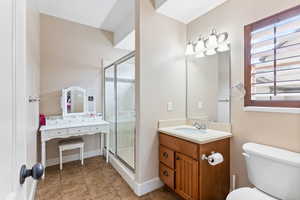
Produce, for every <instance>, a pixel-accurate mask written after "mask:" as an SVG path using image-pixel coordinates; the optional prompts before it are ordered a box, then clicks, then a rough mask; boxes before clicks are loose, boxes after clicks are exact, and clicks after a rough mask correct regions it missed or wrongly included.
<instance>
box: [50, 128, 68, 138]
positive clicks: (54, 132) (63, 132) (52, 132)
mask: <svg viewBox="0 0 300 200" xmlns="http://www.w3.org/2000/svg"><path fill="white" fill-rule="evenodd" d="M46 134H47V135H48V136H53V137H54V136H59V135H67V134H68V129H55V130H48V131H47V132H46Z"/></svg>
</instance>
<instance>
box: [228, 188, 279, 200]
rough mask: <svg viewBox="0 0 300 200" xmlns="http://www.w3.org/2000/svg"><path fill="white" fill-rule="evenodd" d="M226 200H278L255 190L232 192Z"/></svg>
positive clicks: (244, 189) (242, 189) (245, 189)
mask: <svg viewBox="0 0 300 200" xmlns="http://www.w3.org/2000/svg"><path fill="white" fill-rule="evenodd" d="M226 200H276V199H274V198H273V197H271V196H269V195H267V194H265V193H263V192H261V191H259V190H257V189H255V188H254V189H253V188H247V187H245V188H240V189H237V190H234V191H232V192H231V193H230V194H229V195H228V196H227V198H226Z"/></svg>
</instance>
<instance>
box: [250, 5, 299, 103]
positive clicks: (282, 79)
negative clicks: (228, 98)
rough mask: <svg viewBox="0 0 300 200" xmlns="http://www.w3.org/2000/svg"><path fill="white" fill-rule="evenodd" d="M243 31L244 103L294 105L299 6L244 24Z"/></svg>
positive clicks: (297, 100)
mask: <svg viewBox="0 0 300 200" xmlns="http://www.w3.org/2000/svg"><path fill="white" fill-rule="evenodd" d="M289 12H291V13H289ZM245 32H246V33H245V48H248V49H245V85H246V90H247V93H248V94H247V95H246V97H245V98H246V99H245V104H248V105H255V104H256V103H257V102H259V101H261V102H263V103H258V104H260V105H262V106H285V107H298V104H299V102H300V6H298V7H296V8H293V9H290V10H288V11H285V12H282V13H280V14H278V15H274V16H272V17H269V18H266V19H265V20H261V21H259V22H257V24H255V23H253V24H251V25H248V26H246V27H245ZM268 102H269V103H268ZM270 102H275V104H274V103H270ZM276 102H277V103H276ZM288 102H292V103H291V104H289V103H288ZM295 102H297V103H295ZM299 105H300V104H299Z"/></svg>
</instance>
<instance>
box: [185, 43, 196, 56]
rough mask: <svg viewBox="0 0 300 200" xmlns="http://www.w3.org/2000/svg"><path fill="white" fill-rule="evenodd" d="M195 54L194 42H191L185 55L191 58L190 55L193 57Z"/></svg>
mask: <svg viewBox="0 0 300 200" xmlns="http://www.w3.org/2000/svg"><path fill="white" fill-rule="evenodd" d="M194 53H195V52H194V45H193V43H192V42H189V43H188V44H187V46H186V51H185V55H187V56H189V55H193V54H194Z"/></svg>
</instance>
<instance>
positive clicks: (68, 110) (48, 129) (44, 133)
mask: <svg viewBox="0 0 300 200" xmlns="http://www.w3.org/2000/svg"><path fill="white" fill-rule="evenodd" d="M88 101H89V102H88ZM92 101H95V98H94V97H92V96H87V95H86V91H85V90H84V89H82V88H79V87H70V88H67V89H63V91H62V99H61V106H62V110H63V115H62V116H53V117H47V119H46V125H45V126H41V127H40V132H41V144H42V151H41V158H42V164H43V166H45V167H46V142H47V141H49V140H52V139H57V138H69V137H75V136H83V135H94V134H101V140H100V141H101V143H100V153H101V154H102V155H103V153H104V136H106V144H109V133H110V126H109V123H108V122H106V121H104V120H102V117H101V116H97V115H96V112H95V113H92V112H90V111H88V109H87V108H88V107H94V108H95V106H91V105H88V104H89V103H90V102H92ZM108 155H109V145H107V148H106V162H108Z"/></svg>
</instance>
